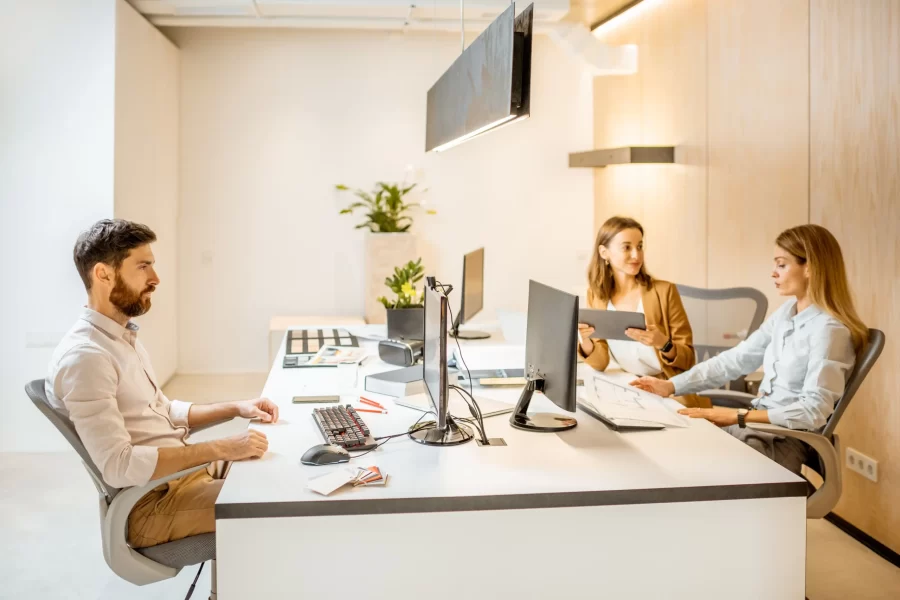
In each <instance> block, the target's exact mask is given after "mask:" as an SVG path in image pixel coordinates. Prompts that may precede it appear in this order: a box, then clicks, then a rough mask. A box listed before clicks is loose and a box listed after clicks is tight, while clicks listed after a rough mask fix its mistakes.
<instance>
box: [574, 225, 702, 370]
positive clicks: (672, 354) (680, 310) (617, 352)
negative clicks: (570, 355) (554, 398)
mask: <svg viewBox="0 0 900 600" xmlns="http://www.w3.org/2000/svg"><path fill="white" fill-rule="evenodd" d="M588 284H589V287H588V293H587V303H588V306H589V307H590V308H594V309H599V310H627V311H632V312H640V313H644V320H645V321H646V323H647V329H646V331H645V330H642V329H628V330H627V331H626V332H625V333H626V335H627V336H628V337H630V338H631V339H632V340H633V341H627V340H625V341H622V340H599V339H592V338H591V334H592V333H594V328H593V327H591V326H589V325H585V324H584V323H579V325H578V329H579V333H580V335H581V342H580V343H579V346H578V353H579V354H580V355H581V356H582V357H583V358H584V362H586V363H587V364H588V365H590V366H591V367H593V368H594V369H597V370H598V371H603V370H605V369H606V367H607V366H608V365H609V363H610V358H613V359H614V360H615V361H616V362H617V363H618V365H619V366H620V367H622V368H623V369H624V370H625V371H628V372H629V373H633V374H635V375H653V376H658V377H663V378H666V379H668V378H669V377H672V376H674V375H677V374H678V373H681V372H683V371H686V370H687V369H690V368H691V367H692V366H694V363H695V362H696V358H695V353H694V345H693V339H692V334H691V325H690V323H688V318H687V314H686V313H685V312H684V305H683V304H682V303H681V296H680V295H679V294H678V289H677V288H676V287H675V285H674V284H672V283H669V282H667V281H661V280H659V279H653V278H652V277H650V275H649V274H648V273H647V270H646V267H645V266H644V228H643V227H641V224H640V223H638V222H637V221H635V220H634V219H628V218H625V217H612V218H611V219H609V220H607V221H606V222H605V223H604V224H603V226H602V227H600V231H598V232H597V239H596V242H595V243H594V256H593V259H592V260H591V264H590V267H589V268H588Z"/></svg>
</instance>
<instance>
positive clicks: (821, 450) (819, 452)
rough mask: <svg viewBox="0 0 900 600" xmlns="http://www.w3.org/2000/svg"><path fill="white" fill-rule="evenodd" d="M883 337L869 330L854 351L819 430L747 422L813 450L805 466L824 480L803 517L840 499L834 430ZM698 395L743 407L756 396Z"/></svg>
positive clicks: (731, 393) (720, 392)
mask: <svg viewBox="0 0 900 600" xmlns="http://www.w3.org/2000/svg"><path fill="white" fill-rule="evenodd" d="M884 340H885V338H884V333H883V332H881V331H879V330H878V329H870V330H869V340H868V343H867V344H866V346H865V347H864V348H863V349H862V350H860V352H859V353H858V354H857V356H856V364H855V365H854V366H853V371H852V372H851V373H850V377H849V378H848V379H847V386H846V388H844V394H843V396H841V397H840V399H839V400H838V401H837V404H835V406H834V412H833V413H832V414H831V417H829V419H828V422H827V423H825V427H824V428H823V429H822V431H820V432H816V431H801V430H797V429H787V428H786V427H781V426H779V425H772V424H770V423H748V424H747V427H752V428H753V429H758V430H760V431H766V432H768V433H774V434H776V435H782V436H784V437H791V438H796V439H798V440H800V441H802V442H804V443H805V444H806V445H807V446H810V447H811V448H812V449H813V450H815V454H813V453H809V457H808V458H807V461H806V466H807V467H808V468H810V469H812V470H813V471H815V472H816V473H818V474H819V475H821V476H822V480H823V481H824V483H823V484H822V485H821V486H820V487H819V488H818V489H817V490H815V492H813V493H812V494H811V495H810V496H809V498H808V499H807V501H806V517H807V518H808V519H821V518H822V517H824V516H825V515H827V514H828V513H830V512H831V511H832V509H834V507H835V506H836V505H837V503H838V500H840V498H841V489H842V482H841V458H840V456H841V453H840V440H839V439H838V435H837V434H836V433H835V432H834V430H835V429H836V428H837V426H838V423H839V422H840V420H841V416H842V415H843V414H844V411H845V410H847V407H848V406H849V405H850V401H851V400H853V397H854V396H855V395H856V392H857V391H858V390H859V388H860V386H861V385H862V383H863V381H865V379H866V375H868V374H869V371H871V370H872V367H873V366H874V365H875V362H876V361H877V360H878V357H879V356H881V351H882V350H884ZM700 395H702V396H706V397H708V398H710V399H711V400H712V401H713V402H714V403H717V404H718V402H716V401H717V400H719V401H721V400H723V399H727V400H729V401H731V402H732V403H735V404H738V405H739V406H740V407H744V408H749V407H750V401H751V400H753V399H754V398H755V397H756V396H753V395H752V394H743V393H740V392H734V391H730V390H709V391H706V392H701V394H700Z"/></svg>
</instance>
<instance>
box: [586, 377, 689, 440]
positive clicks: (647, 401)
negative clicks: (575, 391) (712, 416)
mask: <svg viewBox="0 0 900 600" xmlns="http://www.w3.org/2000/svg"><path fill="white" fill-rule="evenodd" d="M584 390H585V402H586V403H587V404H588V405H589V406H590V407H591V408H592V409H593V410H594V411H596V412H598V413H599V414H601V415H603V416H604V417H605V418H607V419H610V420H613V421H615V420H617V419H630V420H633V421H646V422H648V423H658V424H660V425H665V426H667V427H687V426H688V424H689V419H688V418H687V417H684V416H682V415H679V414H678V413H676V412H675V411H674V410H670V409H669V408H668V407H667V405H666V402H665V400H664V399H663V398H662V397H661V396H657V395H656V394H651V393H649V392H645V391H643V390H640V389H638V388H636V387H632V386H630V385H622V384H621V383H617V382H615V381H613V380H612V379H610V378H608V377H606V376H605V375H604V374H603V373H601V372H599V371H594V372H592V373H591V374H590V375H589V376H587V377H586V378H585V382H584Z"/></svg>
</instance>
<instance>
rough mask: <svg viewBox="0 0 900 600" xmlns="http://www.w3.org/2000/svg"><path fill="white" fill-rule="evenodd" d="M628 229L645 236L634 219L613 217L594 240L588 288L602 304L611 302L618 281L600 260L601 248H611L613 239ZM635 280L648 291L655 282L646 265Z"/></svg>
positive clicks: (610, 268) (610, 269)
mask: <svg viewBox="0 0 900 600" xmlns="http://www.w3.org/2000/svg"><path fill="white" fill-rule="evenodd" d="M626 229H637V230H638V231H640V232H641V236H643V235H644V228H643V227H641V224H640V223H638V222H637V221H635V220H634V219H629V218H628V217H611V218H609V219H607V220H606V223H604V224H603V225H602V226H601V227H600V231H598V232H597V239H596V240H594V256H593V258H591V264H590V266H589V267H588V286H589V287H590V290H591V294H592V295H593V296H594V298H596V299H597V300H599V301H600V302H609V300H610V298H612V297H613V293H615V290H616V280H615V278H614V277H613V271H612V267H610V266H609V265H607V264H606V261H604V260H603V259H602V258H600V246H606V247H607V248H609V244H610V242H612V239H613V238H614V237H616V236H617V235H618V234H619V233H620V232H622V231H625V230H626ZM635 278H636V279H637V280H638V283H640V284H641V285H643V286H644V287H645V288H648V289H649V288H650V285H651V284H652V282H653V278H652V277H650V274H649V273H647V270H646V268H645V267H644V265H641V270H640V272H639V273H638V274H637V276H636V277H635Z"/></svg>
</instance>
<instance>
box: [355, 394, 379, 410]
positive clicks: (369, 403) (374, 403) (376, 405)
mask: <svg viewBox="0 0 900 600" xmlns="http://www.w3.org/2000/svg"><path fill="white" fill-rule="evenodd" d="M359 401H360V402H362V403H363V404H368V405H369V406H374V407H375V408H380V409H381V410H385V408H384V407H383V406H382V405H380V404H378V403H377V402H375V401H374V400H369V399H368V398H363V397H362V396H360V397H359Z"/></svg>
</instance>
